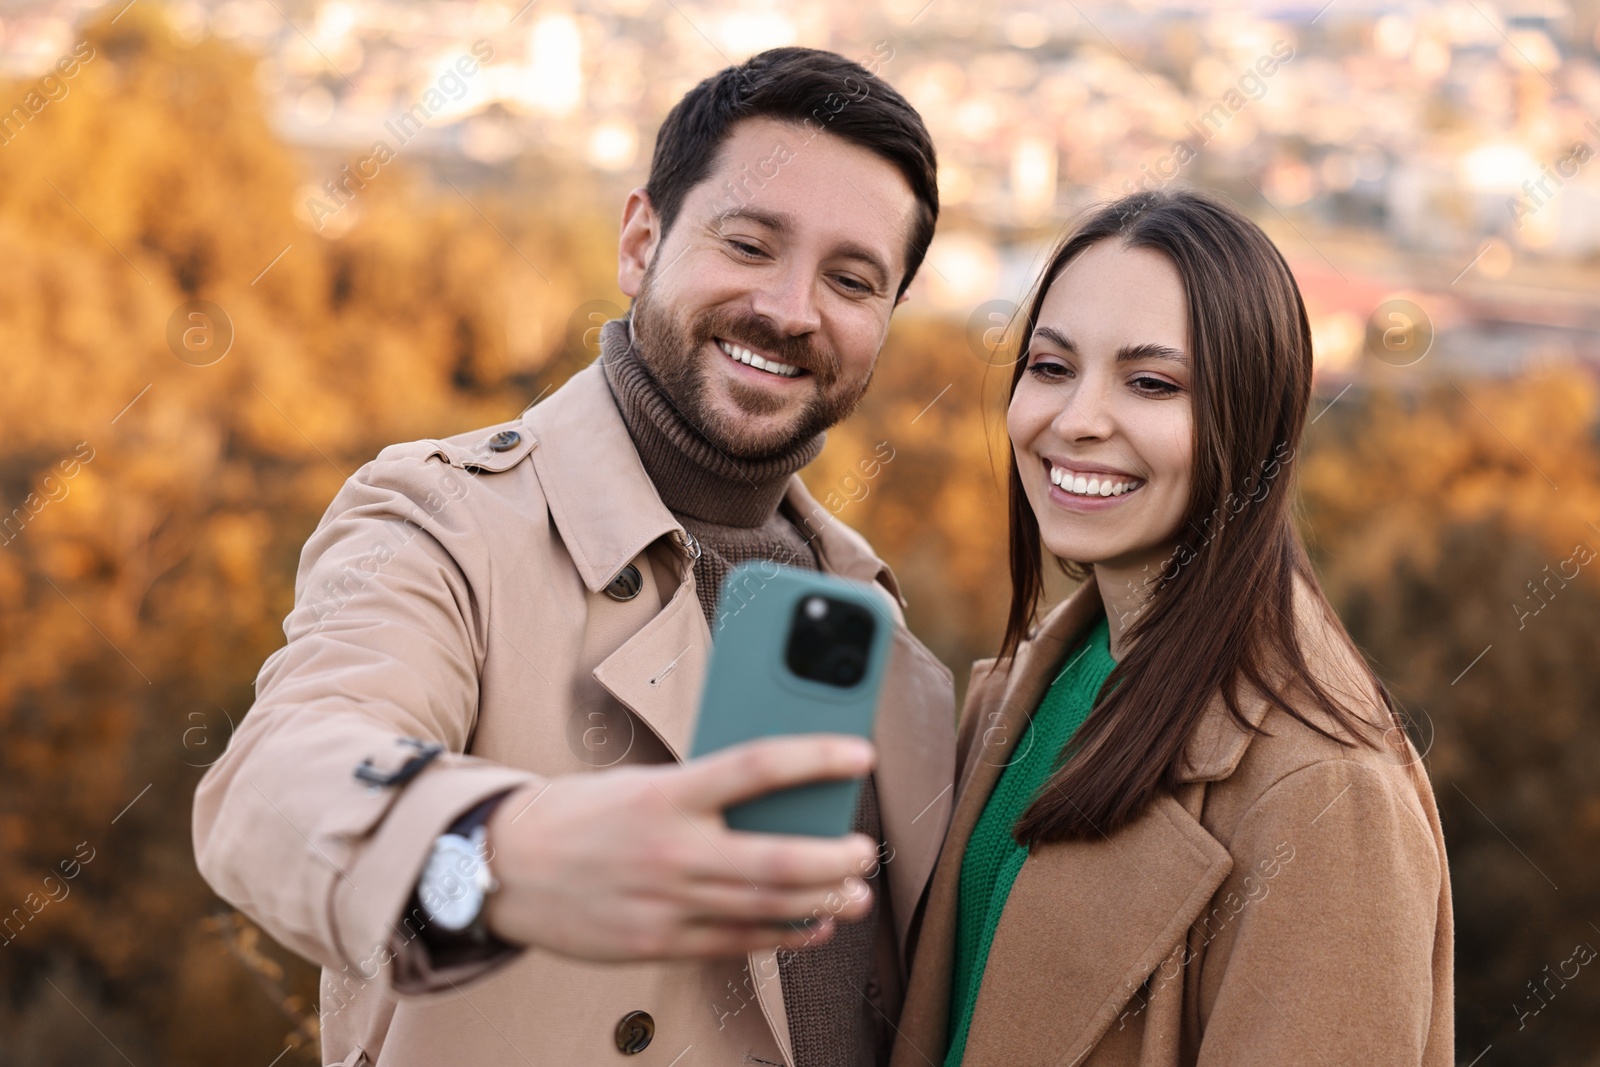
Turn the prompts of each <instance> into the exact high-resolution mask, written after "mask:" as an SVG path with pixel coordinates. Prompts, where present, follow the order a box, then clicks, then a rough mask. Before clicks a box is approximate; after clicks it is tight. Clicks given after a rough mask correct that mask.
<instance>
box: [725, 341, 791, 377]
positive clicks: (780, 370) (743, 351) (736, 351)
mask: <svg viewBox="0 0 1600 1067" xmlns="http://www.w3.org/2000/svg"><path fill="white" fill-rule="evenodd" d="M717 347H718V348H720V349H722V351H723V352H725V353H727V355H728V356H729V358H731V359H736V360H738V361H739V362H740V363H744V364H747V365H749V366H751V367H754V368H755V369H756V370H764V371H766V372H767V373H769V374H776V375H778V376H779V377H781V378H793V377H794V376H795V375H796V374H799V373H800V368H799V367H795V366H791V365H790V364H788V363H779V362H778V361H777V360H775V359H762V358H761V357H760V356H758V355H756V354H755V353H754V352H752V351H750V350H749V349H748V348H745V347H744V346H742V345H736V344H734V343H733V342H732V341H723V340H721V339H718V341H717Z"/></svg>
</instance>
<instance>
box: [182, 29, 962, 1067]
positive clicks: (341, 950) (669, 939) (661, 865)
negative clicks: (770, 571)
mask: <svg viewBox="0 0 1600 1067" xmlns="http://www.w3.org/2000/svg"><path fill="white" fill-rule="evenodd" d="M934 167H935V164H934V153H933V147H932V145H931V143H930V142H929V139H928V135H927V131H926V130H925V128H924V127H923V125H922V122H921V120H920V118H919V117H918V116H917V115H916V113H915V112H914V111H913V110H912V109H911V107H910V106H909V105H908V104H907V103H906V102H905V101H904V100H903V99H902V98H901V97H900V96H899V95H898V94H897V93H895V92H894V90H893V89H891V88H890V87H889V86H887V85H885V84H884V83H883V82H882V81H880V80H878V79H877V78H875V77H873V76H872V74H870V73H869V72H868V71H867V70H866V69H864V68H863V67H862V66H860V65H858V64H855V63H852V62H849V61H847V60H845V59H843V58H841V57H839V56H836V55H833V54H831V53H826V52H817V51H812V50H807V49H793V48H790V49H778V50H775V51H771V52H766V53H763V54H761V55H759V56H756V57H755V58H753V59H751V60H750V61H748V62H747V63H745V64H743V65H741V66H738V67H734V68H729V69H728V70H724V71H722V72H721V73H720V74H718V75H716V76H714V77H712V78H710V79H708V80H707V81H705V82H703V83H701V84H700V85H699V86H698V87H696V88H695V89H694V90H693V91H692V92H690V93H689V94H688V95H687V96H686V97H685V98H684V99H683V100H682V101H681V102H680V103H679V104H678V105H677V107H675V108H674V109H673V111H672V113H671V114H670V115H669V116H668V118H667V120H666V122H665V124H664V125H663V126H662V129H661V131H660V134H659V136H658V140H657V145H656V150H655V156H654V159H653V160H652V164H651V173H650V178H649V183H648V184H647V185H646V186H645V187H644V188H643V189H636V190H634V192H633V193H631V194H630V195H629V197H628V201H627V205H626V208H625V211H624V215H623V227H622V236H621V241H620V257H619V268H618V279H619V283H620V285H621V288H622V290H623V291H624V292H625V293H627V294H628V295H629V296H630V297H632V298H633V307H632V310H631V312H630V315H629V317H628V319H626V320H619V321H616V322H612V323H609V324H607V325H606V327H605V329H604V330H603V332H602V358H601V359H600V361H599V364H598V365H596V366H593V367H589V368H587V369H585V370H583V371H581V372H579V373H578V374H577V375H575V376H574V377H573V378H572V380H571V381H570V382H568V383H567V384H566V385H565V386H563V387H562V388H561V389H559V390H557V391H556V392H555V393H554V394H553V395H552V396H550V397H549V398H548V399H546V400H545V401H544V402H543V403H540V404H538V405H536V406H534V407H532V408H530V409H529V410H528V411H526V412H524V414H523V415H522V416H521V417H520V418H518V419H517V420H515V421H512V422H510V423H506V424H504V425H501V426H495V427H490V428H488V429H485V430H482V431H478V432H476V433H470V434H464V435H462V436H460V437H457V438H452V439H449V440H444V441H423V442H418V443H413V444H408V445H399V446H395V447H391V448H388V449H385V450H384V451H383V452H382V453H381V454H380V455H379V457H378V458H377V459H376V460H374V461H373V462H372V463H369V464H368V465H367V466H365V467H363V468H362V469H361V471H359V472H358V473H357V474H356V475H355V476H354V477H353V478H352V479H351V480H350V481H349V482H348V483H347V484H346V486H345V487H344V489H343V490H342V491H341V492H340V494H339V496H338V497H337V498H336V499H335V500H334V502H333V504H332V505H331V506H330V508H329V510H328V512H327V514H326V515H325V516H324V518H323V521H322V523H321V525H320V526H319V527H318V529H317V531H316V533H315V534H314V535H313V536H312V538H311V540H310V541H309V542H308V543H307V545H306V548H305V551H304V554H303V556H302V559H301V564H300V571H299V575H298V577H297V580H296V606H295V609H294V611H293V612H292V613H291V614H290V616H289V618H288V619H287V621H286V622H285V626H284V629H285V632H286V634H287V636H288V643H287V645H286V646H285V647H284V648H282V649H280V650H279V651H278V652H276V653H275V654H274V655H273V656H272V657H271V658H270V659H269V660H268V661H267V663H266V665H265V666H264V667H263V668H262V672H261V676H260V678H259V679H258V683H257V701H256V705H255V707H254V708H253V709H252V710H251V712H250V714H249V715H248V716H247V717H246V719H245V721H244V723H243V724H242V726H241V727H240V730H239V732H238V734H237V735H236V736H235V737H234V739H233V742H232V744H231V745H230V747H229V750H228V752H227V753H226V755H225V756H224V757H223V758H222V759H221V760H220V761H219V762H218V763H217V764H216V765H215V766H214V767H213V768H212V769H211V770H210V771H209V772H208V773H207V775H206V777H205V779H204V781H203V782H202V783H201V785H200V789H199V791H198V793H197V795H196V800H195V844H196V854H197V856H198V860H199V866H200V869H201V872H202V873H203V874H204V875H205V877H206V879H207V880H208V881H209V882H210V883H211V884H212V885H213V886H214V887H215V888H216V890H217V892H218V893H220V894H221V895H222V896H224V897H225V898H227V899H228V900H230V901H232V902H234V903H235V904H236V905H238V907H240V908H241V909H242V910H244V911H245V912H247V913H248V914H250V915H251V916H253V917H254V918H256V919H257V920H258V921H259V922H260V923H261V924H262V926H264V927H265V928H266V929H267V931H268V932H270V933H271V934H272V935H273V936H274V937H276V938H277V939H278V940H279V941H281V942H282V943H283V944H285V945H286V946H288V947H290V948H291V949H293V950H295V951H297V952H300V953H302V954H303V955H305V956H307V957H309V958H310V959H312V960H315V961H317V962H318V963H320V964H322V966H323V968H324V970H323V977H322V996H321V1006H320V1011H321V1018H322V1036H323V1061H324V1063H340V1064H347V1065H353V1064H375V1063H381V1064H384V1065H389V1064H394V1065H397V1067H410V1065H423V1064H474V1065H486V1064H487V1065H499V1064H506V1065H510V1064H540V1065H543V1064H552V1065H561V1067H570V1065H580V1067H582V1065H589V1064H598V1063H610V1062H613V1061H620V1060H623V1059H626V1058H628V1057H631V1056H638V1057H640V1059H639V1060H638V1062H640V1063H655V1064H663V1065H665V1064H679V1063H681V1064H684V1065H688V1064H718V1065H720V1064H736V1063H755V1064H763V1063H764V1064H794V1065H796V1067H811V1065H827V1067H838V1065H841V1064H871V1063H876V1062H883V1061H884V1059H885V1058H886V1051H887V1045H888V1039H889V1038H890V1037H892V1020H893V1019H894V1017H895V1016H896V1015H897V1013H898V1011H899V1005H900V1001H901V995H902V988H903V977H904V973H905V966H906V961H907V952H908V946H909V940H910V938H909V936H908V935H909V932H910V930H911V929H912V928H913V925H914V921H915V919H916V915H917V909H918V906H919V903H920V901H921V899H922V893H923V889H924V886H925V885H926V882H927V879H928V874H929V871H930V869H931V867H932V864H933V860H934V857H935V855H936V854H937V850H938V846H939V843H940V840H941V838H942V836H943V833H944V829H945V824H946V822H947V819H948V813H949V795H950V793H949V790H950V784H951V775H952V773H953V767H954V738H953V719H954V714H953V712H954V708H953V701H952V690H951V685H950V674H949V671H947V670H946V669H945V668H944V667H943V666H942V665H940V664H938V663H937V661H935V660H934V659H933V657H932V656H930V655H929V654H928V653H927V651H926V650H925V649H924V648H923V647H922V646H921V645H920V644H918V643H917V642H916V640H915V639H914V638H912V637H911V635H910V634H909V633H908V632H907V631H906V630H905V628H904V626H903V624H902V621H901V615H900V600H899V596H898V592H897V587H896V585H895V582H894V578H893V576H892V575H891V573H890V572H889V569H888V568H887V567H886V566H885V565H884V564H883V563H882V562H881V561H880V560H879V559H878V558H877V557H876V556H875V555H874V554H873V553H872V551H871V549H870V548H869V547H868V545H867V544H866V543H865V542H864V541H863V540H862V539H861V538H860V537H859V536H858V535H856V534H854V533H853V532H851V531H849V530H847V529H845V528H844V527H843V526H842V525H840V524H838V523H836V522H834V521H833V519H832V517H831V516H830V515H829V514H828V513H827V512H826V511H825V510H824V509H823V508H821V507H820V506H819V505H818V504H817V503H816V501H815V500H814V499H813V498H812V497H811V496H810V494H809V493H808V492H807V491H806V489H805V487H804V486H803V485H802V484H801V482H800V480H799V479H798V477H796V475H795V472H796V471H798V470H799V469H800V468H801V467H803V466H804V465H805V464H806V463H807V462H809V461H810V460H811V459H812V458H813V457H814V456H815V455H816V454H817V452H818V450H819V449H820V447H821V445H822V431H823V430H824V429H825V428H826V427H828V426H830V425H833V424H834V423H836V422H838V421H839V420H840V419H842V418H844V417H845V416H846V415H848V414H849V413H850V411H851V410H852V409H853V408H854V407H855V405H856V403H857V401H858V400H859V399H860V397H861V395H862V393H863V392H864V391H865V389H866V387H867V383H868V381H869V380H870V378H871V375H872V370H873V367H874V365H875V363H876V360H877V356H878V353H879V350H880V348H881V346H882V344H883V341H884V337H885V334H886V331H887V329H888V324H889V317H890V313H891V311H892V310H893V308H894V307H895V306H896V304H898V303H899V302H900V301H901V300H903V299H904V298H905V290H906V286H907V285H908V284H909V282H910V281H911V278H912V276H913V275H914V274H915V272H916V269H917V267H918V265H919V264H920V262H921V260H922V256H923V253H924V252H925V250H926V248H927V245H928V242H929V240H930V239H931V237H932V232H933V225H934V221H935V219H936V217H937V213H938V197H937V192H936V189H935V169H934ZM747 560H765V561H776V562H779V563H784V564H787V565H789V566H795V567H806V568H813V569H821V570H824V571H828V572H832V573H836V574H840V575H844V576H846V577H850V578H855V579H859V580H861V581H864V582H869V583H873V584H874V586H875V587H876V588H877V589H879V590H880V591H881V592H882V593H883V598H882V599H883V619H884V621H885V622H886V623H889V624H892V625H893V626H894V627H895V640H894V650H893V655H892V658H891V662H890V670H889V674H888V677H887V681H886V684H885V688H884V697H883V700H882V703H881V705H880V709H879V715H878V721H877V725H876V742H877V744H876V746H869V745H867V744H866V743H864V742H861V741H860V740H859V739H851V738H842V737H831V738H830V737H814V738H805V739H800V738H787V739H774V740H768V741H763V742H758V743H754V744H750V745H745V746H741V747H739V748H736V749H729V750H727V751H725V752H722V753H719V754H716V755H713V756H709V757H705V758H702V759H698V760H691V761H688V762H683V761H684V758H685V755H686V749H687V747H688V745H689V743H690V739H691V735H692V730H693V724H694V716H695V710H696V704H697V699H698V696H699V690H700V685H701V681H702V678H703V675H704V671H705V665H706V660H707V654H708V651H709V647H710V641H711V635H712V632H713V631H714V629H715V628H716V627H717V626H718V625H729V626H735V625H738V624H739V620H738V616H737V610H738V607H739V604H729V605H719V604H718V602H717V598H718V593H719V587H720V585H721V581H722V578H723V577H724V576H725V575H726V573H727V571H728V570H729V569H730V568H731V567H732V566H734V565H736V564H737V563H739V562H741V561H747ZM745 593H748V594H749V595H759V590H758V589H757V590H744V591H741V598H742V596H743V595H744V594H745ZM740 603H742V599H741V600H740ZM719 609H720V610H719ZM760 710H761V709H760V708H756V707H752V708H751V709H750V713H751V714H760ZM869 770H870V771H871V774H870V776H869V777H868V778H867V779H866V781H865V783H864V785H863V789H862V801H861V804H860V806H859V809H858V812H857V819H856V829H857V830H858V831H861V832H858V833H856V834H853V835H850V836H848V837H846V838H844V839H839V840H832V839H810V838H791V837H779V836H769V835H757V834H743V833H734V832H732V831H730V830H728V828H727V826H726V824H725V823H724V821H723V819H722V814H721V813H722V810H723V809H724V808H726V807H727V806H728V805H730V804H732V803H735V802H738V801H740V800H743V799H746V798H749V797H752V796H757V795H760V794H762V793H766V792H770V791H772V790H775V789H779V788H784V787H787V786H790V785H794V784H798V783H801V782H805V781H814V780H820V779H825V778H840V777H849V776H856V775H862V774H866V773H867V772H868V771H869ZM808 917H809V920H810V921H809V923H808V924H807V925H806V926H805V927H803V928H798V929H797V928H795V927H794V926H792V925H791V924H790V920H794V919H806V918H808Z"/></svg>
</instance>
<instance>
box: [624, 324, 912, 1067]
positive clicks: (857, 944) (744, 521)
mask: <svg viewBox="0 0 1600 1067" xmlns="http://www.w3.org/2000/svg"><path fill="white" fill-rule="evenodd" d="M600 358H601V362H602V365H603V368H604V370H605V375H606V381H607V382H608V383H609V384H610V386H611V392H612V395H613V396H615V397H616V400H617V407H618V409H619V410H620V411H621V412H622V419H623V421H624V422H625V423H626V424H627V426H628V433H629V434H630V436H632V438H633V443H634V447H635V448H637V449H638V451H639V459H640V461H641V462H642V463H643V464H644V469H645V471H646V473H648V474H649V475H650V480H651V481H652V482H654V483H655V487H656V491H657V492H658V493H659V494H660V495H661V501H662V503H664V504H665V505H666V506H667V509H668V510H669V511H671V512H672V514H673V517H674V518H676V519H677V520H678V521H679V522H680V523H682V524H683V528H684V529H685V530H687V531H688V532H689V533H691V534H693V535H694V537H695V539H696V540H697V541H699V542H700V558H699V559H697V560H696V561H695V563H694V581H695V592H696V594H697V595H698V596H699V598H700V607H701V609H702V610H703V611H704V612H705V616H706V623H707V625H709V626H710V627H711V631H712V633H713V634H715V633H716V631H717V628H718V623H717V606H718V605H717V599H718V597H719V596H720V594H721V589H722V580H723V579H724V578H725V577H727V574H728V572H729V571H730V570H732V569H733V568H734V567H736V566H738V565H739V564H740V563H745V562H748V561H752V560H761V559H767V560H773V561H775V562H777V563H781V564H784V565H786V566H790V567H801V568H805V569H807V570H816V569H818V566H819V563H818V560H817V556H816V554H815V550H814V549H813V547H812V545H811V542H810V540H809V539H808V538H807V537H806V536H805V534H804V533H802V532H801V530H800V528H799V526H798V525H797V524H796V523H795V522H793V521H792V520H791V519H790V517H789V515H788V514H787V513H786V509H785V508H784V507H782V504H783V497H784V493H785V491H786V490H787V487H788V484H789V479H790V477H791V476H793V475H794V474H795V472H796V471H798V470H800V468H802V467H804V466H805V465H806V464H807V463H810V462H811V461H812V460H813V459H815V458H816V456H817V453H818V452H820V451H822V444H823V435H821V434H818V435H817V436H816V437H814V438H812V439H810V440H808V441H802V442H800V443H799V444H797V445H795V446H794V447H793V448H791V449H789V450H788V451H786V452H783V453H780V454H778V455H775V456H771V457H768V458H766V459H761V460H743V459H735V458H734V457H732V456H729V455H727V454H726V453H725V452H722V451H721V450H720V449H718V448H717V447H716V446H715V445H713V444H712V443H711V442H710V441H708V440H707V439H706V438H705V437H704V436H703V435H702V434H701V433H700V432H699V431H698V430H697V429H696V428H695V427H692V426H690V425H689V423H688V422H687V421H686V420H685V419H684V417H683V415H682V414H681V413H680V412H679V410H678V408H677V407H676V406H675V405H674V404H673V403H672V402H671V400H670V399H668V397H667V396H666V394H665V393H663V392H662V390H661V388H660V386H659V385H658V384H657V383H656V381H655V379H654V378H653V377H651V375H650V372H649V371H648V370H647V369H646V368H645V366H644V363H643V362H642V361H641V360H640V358H639V354H638V350H637V348H636V347H635V346H634V345H633V344H632V337H631V331H630V328H629V325H628V322H627V320H625V319H617V320H614V321H612V322H609V323H607V324H606V325H605V326H604V327H603V328H602V330H601V334H600ZM855 829H856V830H857V831H859V832H861V833H864V834H867V835H868V836H869V837H871V838H872V839H873V840H875V841H880V842H881V841H882V839H883V832H882V825H881V822H880V819H879V815H878V797H877V790H876V788H875V787H874V784H873V780H872V778H871V777H870V776H869V777H868V778H867V779H866V781H865V782H864V783H863V785H862V790H861V801H860V804H859V805H858V807H857V810H856V821H855ZM867 881H868V884H869V885H870V886H871V887H872V892H873V905H872V911H871V913H870V914H869V915H868V916H867V917H866V918H865V919H863V920H861V921H860V922H854V923H842V924H839V925H838V927H837V929H836V930H835V932H834V936H833V937H832V938H831V939H830V940H828V941H827V942H825V943H823V944H821V945H817V946H813V947H809V948H805V949H802V950H800V951H798V952H780V953H779V954H778V975H779V980H780V983H781V984H782V987H783V1005H784V1011H785V1013H786V1014H787V1015H788V1017H789V1039H790V1042H791V1043H792V1044H793V1046H794V1056H795V1067H870V1065H873V1064H877V1063H881V1062H887V1059H888V1044H889V1042H888V1037H889V1034H888V1031H887V1027H886V1026H884V1025H883V1022H882V1019H881V1016H880V1015H879V1014H878V1012H877V1010H876V1009H875V1008H874V1007H873V1005H872V1004H871V1003H869V1002H868V1000H867V997H866V995H865V991H867V990H869V989H871V988H872V987H873V986H875V985H876V977H877V976H876V975H875V974H874V970H875V964H874V958H873V942H874V938H875V936H876V933H877V927H878V923H879V921H880V919H881V917H882V909H881V908H880V906H879V904H878V894H879V893H880V891H881V890H882V886H881V884H880V882H881V879H880V878H879V877H877V875H876V872H875V873H874V877H873V878H870V879H868V880H867Z"/></svg>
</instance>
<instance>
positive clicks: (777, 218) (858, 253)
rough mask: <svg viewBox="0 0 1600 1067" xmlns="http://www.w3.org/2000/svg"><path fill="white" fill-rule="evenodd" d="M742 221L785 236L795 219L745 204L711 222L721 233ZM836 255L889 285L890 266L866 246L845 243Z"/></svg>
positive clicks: (839, 247) (730, 209)
mask: <svg viewBox="0 0 1600 1067" xmlns="http://www.w3.org/2000/svg"><path fill="white" fill-rule="evenodd" d="M741 219H742V220H745V221H748V222H753V223H755V224H756V225H758V226H765V227H766V228H767V229H769V230H771V231H772V232H773V233H775V234H778V235H779V236H785V235H787V234H789V233H790V232H791V231H792V225H791V223H792V221H793V219H792V217H791V216H790V215H788V214H787V213H785V212H782V211H769V210H767V209H765V208H759V207H753V206H751V205H749V204H743V205H740V206H739V207H732V208H729V209H728V210H726V211H721V212H718V213H717V214H716V215H715V216H713V217H712V220H711V222H712V225H713V226H714V227H715V228H716V229H717V230H719V231H720V230H721V229H722V228H723V227H724V226H725V225H726V224H727V223H729V222H734V221H738V220H741ZM835 254H836V255H838V256H841V257H843V258H845V259H853V260H855V261H856V262H858V263H862V264H865V265H866V266H867V267H868V268H869V269H870V270H872V271H873V272H874V273H875V274H877V276H878V284H880V285H887V284H888V283H889V265H888V264H887V263H885V262H884V261H883V259H882V257H880V256H879V255H877V254H876V253H874V252H873V251H872V250H871V249H870V248H868V247H867V246H866V245H863V244H860V243H858V242H856V241H845V242H844V243H842V244H840V245H839V246H838V248H837V250H836V251H835Z"/></svg>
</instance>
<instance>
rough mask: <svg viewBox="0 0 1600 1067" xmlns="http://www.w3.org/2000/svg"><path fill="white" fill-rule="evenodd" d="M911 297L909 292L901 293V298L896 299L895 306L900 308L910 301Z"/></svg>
mask: <svg viewBox="0 0 1600 1067" xmlns="http://www.w3.org/2000/svg"><path fill="white" fill-rule="evenodd" d="M910 297H911V293H910V291H909V290H908V291H906V292H904V293H901V294H900V295H899V296H897V297H895V298H894V306H895V307H899V306H900V305H901V304H904V303H905V302H906V301H907V300H908V299H910Z"/></svg>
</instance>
